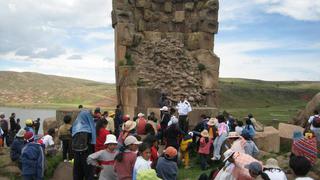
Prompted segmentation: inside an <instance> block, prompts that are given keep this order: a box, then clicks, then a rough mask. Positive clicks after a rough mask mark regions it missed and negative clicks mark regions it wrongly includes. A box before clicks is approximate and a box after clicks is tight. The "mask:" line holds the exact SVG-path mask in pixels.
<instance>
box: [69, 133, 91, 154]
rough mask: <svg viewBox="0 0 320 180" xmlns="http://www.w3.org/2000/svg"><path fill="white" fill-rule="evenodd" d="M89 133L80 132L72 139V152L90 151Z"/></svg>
mask: <svg viewBox="0 0 320 180" xmlns="http://www.w3.org/2000/svg"><path fill="white" fill-rule="evenodd" d="M88 143H89V133H86V132H79V133H77V134H75V135H74V136H73V137H72V150H74V151H77V152H79V151H86V150H87V149H88Z"/></svg>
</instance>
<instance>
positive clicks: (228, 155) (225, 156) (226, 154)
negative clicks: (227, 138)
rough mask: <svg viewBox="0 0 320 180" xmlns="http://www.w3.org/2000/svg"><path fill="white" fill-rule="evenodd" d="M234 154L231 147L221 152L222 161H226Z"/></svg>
mask: <svg viewBox="0 0 320 180" xmlns="http://www.w3.org/2000/svg"><path fill="white" fill-rule="evenodd" d="M233 154H234V151H233V150H232V149H228V150H226V151H225V152H224V153H223V156H224V160H223V162H226V161H227V160H228V159H229V158H230V157H231V156H232V155H233Z"/></svg>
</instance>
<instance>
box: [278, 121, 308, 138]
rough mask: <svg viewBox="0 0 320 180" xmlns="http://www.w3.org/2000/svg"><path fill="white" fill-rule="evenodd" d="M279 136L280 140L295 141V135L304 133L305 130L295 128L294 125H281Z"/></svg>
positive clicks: (298, 127)
mask: <svg viewBox="0 0 320 180" xmlns="http://www.w3.org/2000/svg"><path fill="white" fill-rule="evenodd" d="M278 129H279V135H280V138H285V139H293V133H294V132H295V131H298V132H301V133H303V131H304V128H302V127H300V126H295V125H293V124H286V123H279V128H278Z"/></svg>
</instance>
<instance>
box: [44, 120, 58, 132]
mask: <svg viewBox="0 0 320 180" xmlns="http://www.w3.org/2000/svg"><path fill="white" fill-rule="evenodd" d="M58 127H59V121H57V120H56V118H54V117H51V118H46V119H44V120H43V132H44V133H46V132H48V130H49V129H50V128H54V129H56V128H58Z"/></svg>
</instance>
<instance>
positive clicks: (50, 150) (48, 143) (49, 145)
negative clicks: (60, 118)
mask: <svg viewBox="0 0 320 180" xmlns="http://www.w3.org/2000/svg"><path fill="white" fill-rule="evenodd" d="M54 135H55V130H54V129H53V128H50V129H49V130H48V134H47V135H45V136H43V137H42V138H41V141H42V144H44V146H45V151H46V154H48V155H54V154H55V153H56V149H55V147H54V141H53V137H54Z"/></svg>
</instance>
